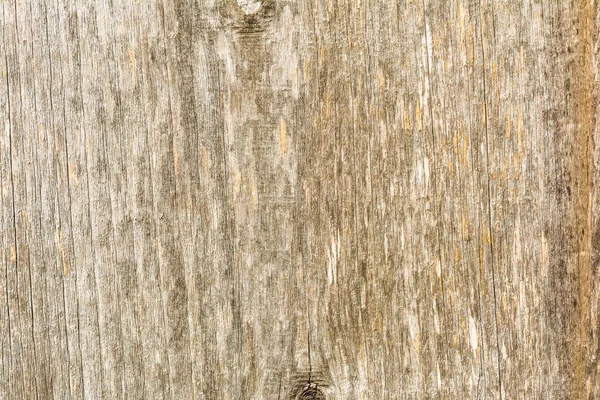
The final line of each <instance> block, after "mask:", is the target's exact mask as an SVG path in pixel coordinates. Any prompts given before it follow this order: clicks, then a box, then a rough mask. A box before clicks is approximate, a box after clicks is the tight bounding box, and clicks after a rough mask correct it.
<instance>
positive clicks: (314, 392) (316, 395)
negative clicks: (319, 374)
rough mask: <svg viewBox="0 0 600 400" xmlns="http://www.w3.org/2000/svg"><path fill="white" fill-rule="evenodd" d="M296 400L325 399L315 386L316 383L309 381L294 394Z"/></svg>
mask: <svg viewBox="0 0 600 400" xmlns="http://www.w3.org/2000/svg"><path fill="white" fill-rule="evenodd" d="M296 399H297V400H325V395H324V394H323V392H322V391H321V390H320V389H319V388H318V387H317V384H316V383H309V384H307V385H306V386H305V387H304V390H302V391H301V392H300V393H299V394H298V396H296Z"/></svg>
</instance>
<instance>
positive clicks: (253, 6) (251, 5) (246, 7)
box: [237, 0, 262, 15]
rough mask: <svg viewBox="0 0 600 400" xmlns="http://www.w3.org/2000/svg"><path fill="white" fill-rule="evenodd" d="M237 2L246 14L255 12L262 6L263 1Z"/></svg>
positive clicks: (242, 0)
mask: <svg viewBox="0 0 600 400" xmlns="http://www.w3.org/2000/svg"><path fill="white" fill-rule="evenodd" d="M237 4H238V6H240V8H241V9H242V11H243V12H244V14H246V15H251V14H255V13H256V12H257V11H258V10H260V7H261V6H262V3H261V2H260V1H256V0H237Z"/></svg>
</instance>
